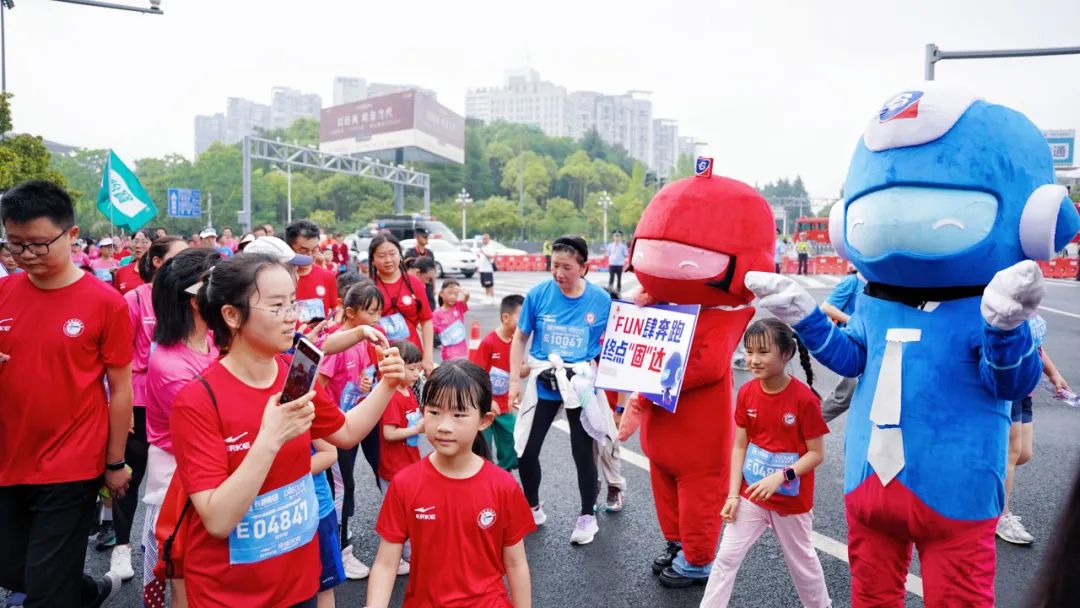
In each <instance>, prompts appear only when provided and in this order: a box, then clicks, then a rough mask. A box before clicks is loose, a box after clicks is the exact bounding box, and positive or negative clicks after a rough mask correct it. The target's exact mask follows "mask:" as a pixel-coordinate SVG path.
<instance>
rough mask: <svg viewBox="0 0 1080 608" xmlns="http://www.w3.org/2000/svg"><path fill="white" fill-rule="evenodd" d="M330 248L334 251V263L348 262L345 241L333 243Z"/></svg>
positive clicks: (347, 249) (347, 247)
mask: <svg viewBox="0 0 1080 608" xmlns="http://www.w3.org/2000/svg"><path fill="white" fill-rule="evenodd" d="M330 250H331V251H333V253H334V263H335V264H348V263H349V246H348V245H346V244H345V243H334V244H333V245H331V246H330Z"/></svg>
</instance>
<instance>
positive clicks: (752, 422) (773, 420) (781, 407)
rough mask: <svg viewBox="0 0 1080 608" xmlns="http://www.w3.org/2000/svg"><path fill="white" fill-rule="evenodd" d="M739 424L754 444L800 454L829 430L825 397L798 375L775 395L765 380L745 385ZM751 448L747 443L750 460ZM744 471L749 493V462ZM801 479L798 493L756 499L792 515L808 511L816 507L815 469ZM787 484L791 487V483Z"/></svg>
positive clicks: (739, 404) (738, 406)
mask: <svg viewBox="0 0 1080 608" xmlns="http://www.w3.org/2000/svg"><path fill="white" fill-rule="evenodd" d="M735 424H736V425H738V426H740V427H742V428H744V429H746V437H747V439H748V440H749V442H750V443H751V444H753V445H754V446H757V447H759V448H761V449H763V450H767V451H769V452H772V453H774V454H780V453H788V454H797V455H798V456H799V457H801V456H802V455H803V454H806V441H807V440H808V439H816V438H818V437H821V436H823V435H825V434H827V433H828V432H829V427H828V426H826V425H825V419H824V418H822V417H821V399H819V398H818V396H817V395H815V394H814V393H813V392H812V391H811V390H810V387H808V386H806V385H805V384H803V383H802V382H800V381H798V380H796V379H795V378H792V379H791V382H789V383H788V385H787V388H785V389H784V390H782V391H780V392H779V393H777V394H775V395H770V394H768V393H766V392H765V391H764V390H762V388H761V382H759V381H758V380H756V379H755V380H751V381H750V382H747V383H746V384H744V385H742V387H741V388H740V389H739V397H738V399H737V400H736V402H735ZM751 449H752V448H751V447H750V446H748V447H747V450H748V452H747V461H748V462H749V461H750V460H751V456H750V452H749V451H750V450H751ZM782 469H783V467H779V468H778V469H777V470H782ZM771 470H772V469H771V468H770V469H769V472H771ZM743 471H744V473H743V475H744V479H743V485H742V493H743V496H747V495H748V494H749V493H748V492H747V491H746V489H747V487H748V484H747V482H746V479H745V475H746V473H745V471H746V466H744V467H743ZM798 483H799V489H798V495H797V496H785V495H783V494H781V493H780V492H777V493H776V494H773V496H772V498H770V499H769V500H766V501H756V502H757V504H759V505H761V506H762V507H765V508H766V509H772V510H773V511H777V512H779V513H784V514H788V515H791V514H796V513H806V512H808V511H809V510H810V509H812V508H813V507H814V471H812V470H811V471H810V472H809V473H807V474H805V475H803V476H801V477H799V480H798ZM785 487H787V488H790V484H785Z"/></svg>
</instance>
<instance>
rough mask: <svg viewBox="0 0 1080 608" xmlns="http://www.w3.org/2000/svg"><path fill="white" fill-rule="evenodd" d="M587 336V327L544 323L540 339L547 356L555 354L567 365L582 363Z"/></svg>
mask: <svg viewBox="0 0 1080 608" xmlns="http://www.w3.org/2000/svg"><path fill="white" fill-rule="evenodd" d="M588 335H589V329H588V328H587V327H575V326H572V325H555V324H553V323H545V324H544V328H543V339H542V340H543V341H542V344H543V345H544V352H545V353H546V354H549V355H550V354H551V353H555V354H557V355H559V356H560V357H562V358H563V360H564V361H566V362H568V363H577V362H578V361H583V360H584V359H585V357H586V353H588V348H587V346H586V342H587V338H588Z"/></svg>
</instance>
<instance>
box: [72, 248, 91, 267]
mask: <svg viewBox="0 0 1080 608" xmlns="http://www.w3.org/2000/svg"><path fill="white" fill-rule="evenodd" d="M71 261H72V262H74V263H75V265H76V266H78V267H79V268H82V267H83V266H90V256H88V255H86V252H85V251H80V252H79V253H73V254H71Z"/></svg>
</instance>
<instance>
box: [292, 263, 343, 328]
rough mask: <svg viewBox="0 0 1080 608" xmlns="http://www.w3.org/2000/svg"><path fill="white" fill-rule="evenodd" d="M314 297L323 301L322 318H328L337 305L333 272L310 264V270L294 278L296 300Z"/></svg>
mask: <svg viewBox="0 0 1080 608" xmlns="http://www.w3.org/2000/svg"><path fill="white" fill-rule="evenodd" d="M314 299H321V300H322V301H323V309H324V310H323V318H328V317H330V313H332V312H333V311H334V308H336V307H337V301H338V292H337V279H335V278H334V273H332V272H330V271H329V270H326V269H325V268H320V267H318V266H315V265H312V266H311V272H309V273H307V274H305V275H303V276H301V277H299V278H298V279H297V280H296V300H297V301H298V302H299V301H303V300H314Z"/></svg>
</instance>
